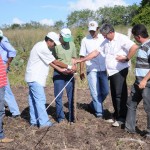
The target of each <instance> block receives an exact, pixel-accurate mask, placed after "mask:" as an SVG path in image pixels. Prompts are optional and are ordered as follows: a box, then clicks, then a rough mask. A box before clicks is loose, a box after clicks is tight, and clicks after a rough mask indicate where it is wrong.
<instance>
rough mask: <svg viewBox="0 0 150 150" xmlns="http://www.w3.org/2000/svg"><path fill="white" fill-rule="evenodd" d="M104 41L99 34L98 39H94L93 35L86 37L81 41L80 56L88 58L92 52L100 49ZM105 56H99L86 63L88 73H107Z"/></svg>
mask: <svg viewBox="0 0 150 150" xmlns="http://www.w3.org/2000/svg"><path fill="white" fill-rule="evenodd" d="M103 41H104V37H103V36H102V35H101V34H98V36H97V38H93V37H92V36H91V35H88V36H86V37H84V38H83V39H82V41H81V48H80V56H86V55H88V54H89V53H91V52H92V51H94V50H96V49H98V48H99V47H100V45H101V43H102V42H103ZM105 70H106V65H105V55H98V56H97V57H95V58H93V59H91V60H89V61H86V71H87V72H90V71H96V72H97V71H105Z"/></svg>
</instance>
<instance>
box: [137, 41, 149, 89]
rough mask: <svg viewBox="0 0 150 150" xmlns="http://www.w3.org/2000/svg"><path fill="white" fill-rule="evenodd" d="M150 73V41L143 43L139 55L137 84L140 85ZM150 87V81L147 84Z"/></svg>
mask: <svg viewBox="0 0 150 150" xmlns="http://www.w3.org/2000/svg"><path fill="white" fill-rule="evenodd" d="M149 71H150V40H148V41H146V42H145V43H143V44H142V45H141V46H140V48H139V50H138V53H137V59H136V66H135V75H136V82H137V83H138V84H139V83H140V82H141V80H142V79H143V78H144V77H145V76H146V75H147V73H148V72H149ZM147 85H148V86H149V87H150V80H149V81H148V82H147Z"/></svg>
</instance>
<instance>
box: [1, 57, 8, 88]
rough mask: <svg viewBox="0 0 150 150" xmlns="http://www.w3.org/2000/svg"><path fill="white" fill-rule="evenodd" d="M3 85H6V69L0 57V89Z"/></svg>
mask: <svg viewBox="0 0 150 150" xmlns="http://www.w3.org/2000/svg"><path fill="white" fill-rule="evenodd" d="M5 85H7V77H6V67H5V65H4V63H3V60H2V58H1V56H0V88H1V87H4V86H5Z"/></svg>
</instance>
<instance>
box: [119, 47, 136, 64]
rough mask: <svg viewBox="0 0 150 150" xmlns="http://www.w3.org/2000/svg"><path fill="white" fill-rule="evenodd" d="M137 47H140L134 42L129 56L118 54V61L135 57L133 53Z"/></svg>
mask: <svg viewBox="0 0 150 150" xmlns="http://www.w3.org/2000/svg"><path fill="white" fill-rule="evenodd" d="M137 49H138V45H136V44H134V45H133V46H132V47H131V48H130V50H129V53H128V55H127V56H123V55H118V56H117V57H116V59H117V60H118V61H121V62H126V61H129V60H130V59H131V58H132V57H133V55H134V54H135V53H136V51H137Z"/></svg>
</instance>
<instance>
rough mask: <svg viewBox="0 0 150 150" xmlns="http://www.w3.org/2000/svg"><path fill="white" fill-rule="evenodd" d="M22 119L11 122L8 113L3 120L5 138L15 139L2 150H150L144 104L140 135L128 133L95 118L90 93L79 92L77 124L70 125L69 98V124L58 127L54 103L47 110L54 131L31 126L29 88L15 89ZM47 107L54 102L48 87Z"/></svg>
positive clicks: (107, 105)
mask: <svg viewBox="0 0 150 150" xmlns="http://www.w3.org/2000/svg"><path fill="white" fill-rule="evenodd" d="M12 89H13V92H14V94H15V97H16V99H17V102H18V105H19V108H20V111H21V118H16V119H15V118H12V117H11V116H10V114H9V109H8V108H7V109H6V116H5V117H4V130H5V135H6V136H7V137H10V138H14V140H15V141H14V142H13V143H10V144H2V143H0V150H34V149H37V150H150V139H145V138H144V137H143V136H142V135H143V134H142V133H143V131H144V130H145V129H146V114H145V112H144V110H143V103H141V104H140V105H139V107H138V111H137V119H138V121H137V126H138V128H139V132H138V134H129V133H126V132H125V131H124V129H123V126H122V127H117V128H116V127H112V126H111V124H110V123H107V122H106V121H105V120H103V119H99V118H96V117H95V116H94V115H93V114H92V113H91V112H90V111H89V110H88V107H87V104H88V103H89V102H90V101H91V96H90V93H89V90H88V89H77V122H76V123H74V124H73V125H70V124H68V121H67V114H68V113H67V112H68V108H67V97H66V93H64V96H63V103H64V111H65V114H66V120H65V122H64V123H63V124H57V123H56V117H55V102H54V103H52V105H51V106H50V107H49V109H48V114H49V117H50V119H51V121H52V122H54V123H55V125H54V126H53V127H50V128H43V129H38V128H37V127H31V126H30V125H29V108H28V101H27V96H28V88H24V87H13V88H12ZM45 91H46V96H47V106H48V105H49V104H50V103H51V102H52V101H53V100H54V95H53V87H46V88H45ZM104 109H105V112H106V114H107V115H109V114H110V113H112V112H113V108H112V103H111V97H110V95H109V96H108V97H107V98H106V100H105V102H104Z"/></svg>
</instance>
